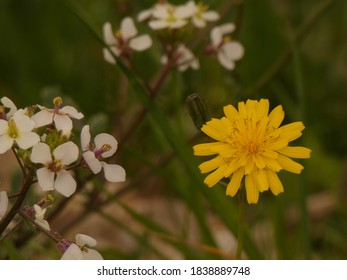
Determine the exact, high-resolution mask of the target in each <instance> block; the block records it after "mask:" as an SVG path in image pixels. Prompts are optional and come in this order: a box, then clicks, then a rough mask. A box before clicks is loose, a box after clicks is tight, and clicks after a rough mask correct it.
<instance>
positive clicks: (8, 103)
mask: <svg viewBox="0 0 347 280" xmlns="http://www.w3.org/2000/svg"><path fill="white" fill-rule="evenodd" d="M1 103H2V104H4V106H5V107H6V108H9V109H10V111H9V112H8V113H7V114H6V117H7V119H9V118H11V117H12V116H13V114H14V113H15V112H16V111H17V107H16V105H15V104H14V103H13V102H12V100H11V99H9V98H8V97H6V96H4V97H3V98H1Z"/></svg>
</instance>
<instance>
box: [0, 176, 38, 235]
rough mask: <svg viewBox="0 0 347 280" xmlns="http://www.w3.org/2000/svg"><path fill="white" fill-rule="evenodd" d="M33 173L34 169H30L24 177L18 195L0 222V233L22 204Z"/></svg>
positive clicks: (31, 181)
mask: <svg viewBox="0 0 347 280" xmlns="http://www.w3.org/2000/svg"><path fill="white" fill-rule="evenodd" d="M34 174H35V173H34V171H30V172H29V174H28V175H27V176H26V178H25V179H24V182H23V186H22V188H21V190H20V195H19V196H18V198H17V200H16V201H15V203H14V204H13V206H12V208H11V209H10V211H9V212H8V213H7V215H6V216H5V218H4V219H3V220H2V221H1V223H0V235H1V234H2V233H3V232H4V231H5V230H6V228H7V226H8V225H9V224H10V222H11V221H12V220H13V218H14V216H15V215H16V214H17V212H18V210H19V209H20V207H21V206H22V203H23V201H24V199H25V196H26V194H27V192H28V191H29V189H30V186H31V185H32V183H33V176H34Z"/></svg>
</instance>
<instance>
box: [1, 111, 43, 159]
mask: <svg viewBox="0 0 347 280" xmlns="http://www.w3.org/2000/svg"><path fill="white" fill-rule="evenodd" d="M34 126H35V123H34V122H33V121H32V120H31V119H30V118H29V117H28V116H26V115H24V113H23V111H17V112H16V113H14V114H13V116H12V117H11V118H10V119H9V120H8V121H5V120H0V154H3V153H5V152H6V151H8V150H9V149H11V148H12V146H13V144H14V143H16V144H17V145H18V146H19V148H21V149H29V148H31V147H32V146H34V145H35V144H36V143H37V142H39V141H40V137H39V136H38V135H37V134H36V133H35V132H32V130H33V128H34Z"/></svg>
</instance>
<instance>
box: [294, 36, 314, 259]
mask: <svg viewBox="0 0 347 280" xmlns="http://www.w3.org/2000/svg"><path fill="white" fill-rule="evenodd" d="M292 47H293V65H294V79H295V86H296V92H297V97H298V104H299V114H300V119H301V120H302V121H303V122H304V123H305V120H306V102H305V90H304V80H303V77H304V76H303V73H302V67H301V60H300V53H299V49H298V46H297V45H296V44H295V41H293V45H292ZM301 141H302V140H301ZM304 146H305V145H304ZM307 194H308V189H307V179H306V176H305V172H303V174H301V175H300V194H299V195H300V198H299V209H300V214H301V223H300V236H301V249H302V254H303V255H302V257H303V258H304V259H309V258H310V255H311V240H310V233H309V228H308V225H309V214H308V210H307Z"/></svg>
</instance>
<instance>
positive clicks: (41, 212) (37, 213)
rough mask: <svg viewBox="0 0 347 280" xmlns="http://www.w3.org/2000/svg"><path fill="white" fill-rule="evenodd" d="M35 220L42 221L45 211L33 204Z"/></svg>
mask: <svg viewBox="0 0 347 280" xmlns="http://www.w3.org/2000/svg"><path fill="white" fill-rule="evenodd" d="M34 210H35V218H36V219H43V218H44V216H45V213H46V210H47V209H42V208H41V207H40V206H39V205H37V204H34Z"/></svg>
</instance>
